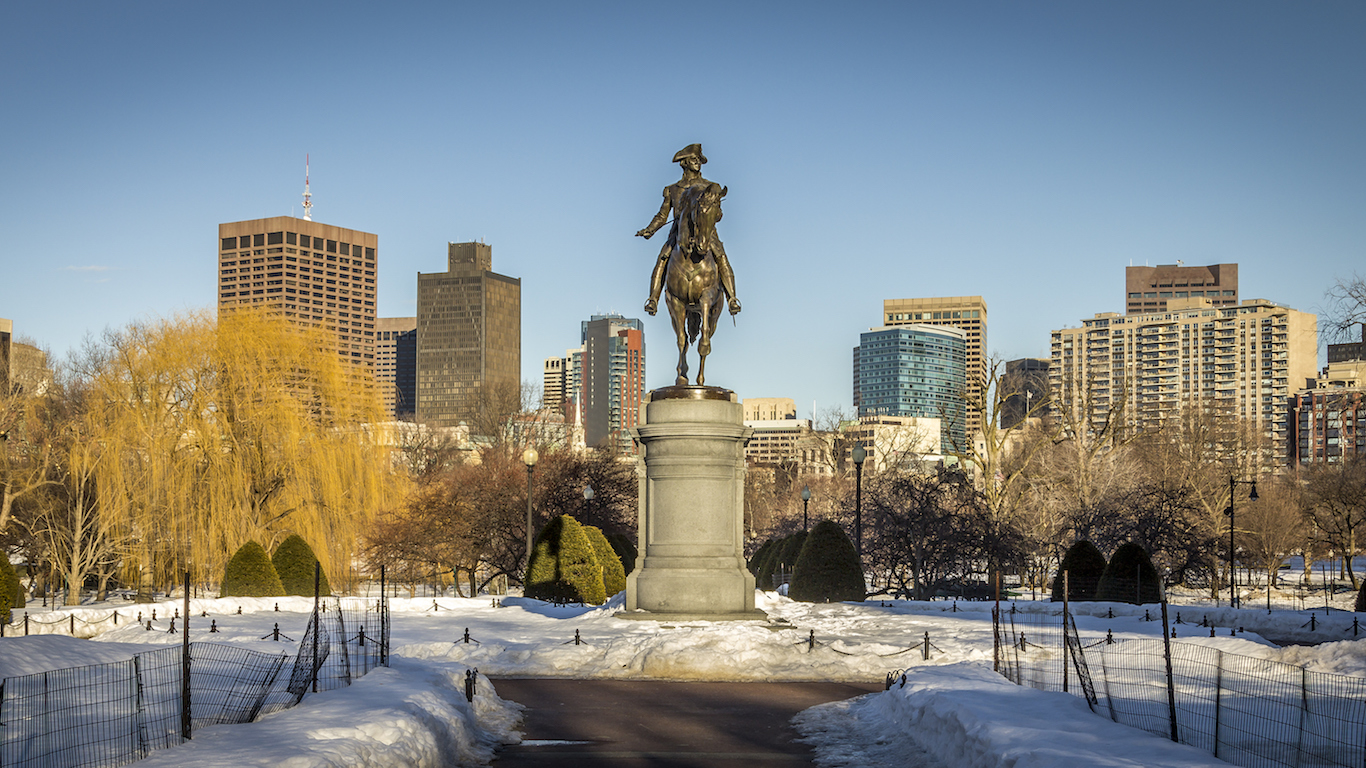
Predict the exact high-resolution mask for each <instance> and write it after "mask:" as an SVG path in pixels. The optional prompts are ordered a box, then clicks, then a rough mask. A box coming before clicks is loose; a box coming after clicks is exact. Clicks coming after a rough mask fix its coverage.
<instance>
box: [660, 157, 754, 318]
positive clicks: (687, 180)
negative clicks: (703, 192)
mask: <svg viewBox="0 0 1366 768" xmlns="http://www.w3.org/2000/svg"><path fill="white" fill-rule="evenodd" d="M673 161H674V162H675V163H678V164H680V165H682V166H683V178H682V179H681V180H680V181H678V182H677V183H674V184H670V185H669V186H667V187H665V188H664V203H663V205H661V206H659V213H656V214H655V217H654V218H653V219H651V220H650V223H649V224H648V225H647V226H646V227H645V228H644V229H642V230H640V231H639V232H637V233H636V235H637V236H638V237H643V238H645V239H646V240H648V239H650V236H651V235H653V234H654V233H655V232H657V231H658V230H659V228H660V227H662V226H664V223H665V222H666V221H668V220H669V213H670V211H672V212H673V214H674V223H673V226H672V227H670V228H669V239H668V240H667V241H666V242H665V243H664V247H662V248H660V249H659V259H658V260H656V262H655V270H654V273H653V274H651V275H650V300H649V301H647V302H645V311H646V312H647V313H649V314H651V315H653V314H655V312H656V311H658V310H659V293H660V291H662V290H663V289H664V270H665V268H666V267H667V266H668V263H669V254H670V253H672V252H673V249H674V246H676V245H677V244H678V221H677V219H678V216H679V213H680V203H681V201H682V198H683V193H684V192H685V191H687V190H688V188H690V187H698V186H706V185H708V184H710V183H711V182H709V181H707V180H706V179H704V178H702V164H703V163H705V162H707V157H706V156H705V155H703V154H702V145H701V144H689V145H688V146H686V147H684V148H683V149H680V150H678V152H677V153H676V154H675V155H674V159H673ZM712 243H713V246H714V247H713V248H712V256H713V257H715V259H716V266H717V270H718V271H719V272H720V277H721V286H722V288H723V289H725V292H726V296H727V297H728V298H729V299H730V303H729V309H730V313H731V314H732V315H734V314H736V313H738V312H739V311H740V300H739V299H737V298H735V272H733V271H732V270H731V268H730V261H729V260H728V259H727V258H726V249H725V246H723V245H721V239H720V238H713V240H712Z"/></svg>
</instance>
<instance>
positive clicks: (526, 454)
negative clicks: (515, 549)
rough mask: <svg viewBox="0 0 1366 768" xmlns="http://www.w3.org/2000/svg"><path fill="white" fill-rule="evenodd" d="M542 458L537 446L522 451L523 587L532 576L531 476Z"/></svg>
mask: <svg viewBox="0 0 1366 768" xmlns="http://www.w3.org/2000/svg"><path fill="white" fill-rule="evenodd" d="M539 458H541V456H540V454H538V453H536V449H535V448H528V449H526V450H525V451H522V463H523V464H525V465H526V569H525V573H526V576H524V577H523V585H522V589H524V590H525V589H526V584H525V580H526V579H529V578H531V532H532V528H531V476H532V472H534V471H535V470H536V460H537V459H539Z"/></svg>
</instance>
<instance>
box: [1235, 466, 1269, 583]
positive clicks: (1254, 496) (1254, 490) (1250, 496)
mask: <svg viewBox="0 0 1366 768" xmlns="http://www.w3.org/2000/svg"><path fill="white" fill-rule="evenodd" d="M1238 485H1250V486H1252V492H1251V493H1249V494H1248V495H1247V498H1248V500H1249V501H1256V500H1257V481H1256V480H1237V479H1235V478H1234V477H1233V475H1229V476H1228V509H1226V510H1224V514H1226V515H1228V605H1229V607H1230V608H1237V607H1238V591H1237V588H1238V572H1237V571H1235V570H1234V569H1233V531H1234V528H1235V526H1234V521H1235V519H1236V518H1235V517H1234V513H1233V493H1234V490H1235V489H1236V488H1237V486H1238ZM1268 581H1269V580H1268ZM1267 594H1268V595H1269V594H1271V588H1270V586H1268V587H1267Z"/></svg>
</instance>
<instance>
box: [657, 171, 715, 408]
mask: <svg viewBox="0 0 1366 768" xmlns="http://www.w3.org/2000/svg"><path fill="white" fill-rule="evenodd" d="M725 196H726V188H725V187H722V186H721V185H719V184H716V183H715V182H707V183H706V184H701V185H698V186H695V187H689V188H688V189H686V190H684V192H683V194H682V196H681V198H680V200H679V209H680V210H679V211H678V212H677V213H676V222H675V223H676V225H677V233H678V236H677V239H676V241H675V245H674V248H673V251H672V252H671V253H670V254H669V264H668V267H667V268H666V272H665V277H664V288H665V292H664V301H665V304H667V305H668V307H669V319H670V320H672V321H673V326H674V335H676V336H677V337H678V378H677V379H675V380H674V384H675V386H680V387H684V386H687V385H688V346H689V345H690V344H692V343H696V344H697V355H698V362H697V384H698V386H702V385H703V384H704V383H705V380H706V368H707V355H708V354H710V353H711V335H712V334H713V333H715V332H716V321H717V319H718V318H720V316H721V307H722V305H724V304H725V291H724V290H722V288H721V280H720V276H719V273H718V271H717V267H716V257H715V255H714V253H713V248H714V247H715V245H716V242H717V236H716V222H718V221H720V220H721V198H723V197H725Z"/></svg>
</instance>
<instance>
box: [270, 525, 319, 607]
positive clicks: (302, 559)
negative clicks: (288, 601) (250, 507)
mask: <svg viewBox="0 0 1366 768" xmlns="http://www.w3.org/2000/svg"><path fill="white" fill-rule="evenodd" d="M270 562H271V563H272V564H273V565H274V566H275V573H276V574H277V575H279V577H280V583H281V584H282V585H284V588H285V594H286V595H303V596H305V597H312V596H313V568H314V564H315V563H317V562H318V557H317V555H315V554H313V548H312V547H310V546H308V542H306V541H304V540H303V538H302V537H301V536H299V535H298V534H291V535H290V537H289V538H287V539H285V540H284V541H283V542H281V543H280V546H278V547H276V548H275V554H274V555H271V558H270ZM318 594H320V595H330V594H332V585H331V584H328V583H327V571H323V572H322V574H321V577H320V578H319V579H318Z"/></svg>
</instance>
